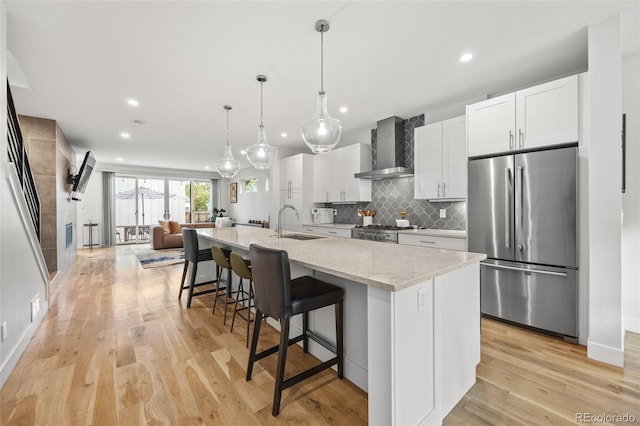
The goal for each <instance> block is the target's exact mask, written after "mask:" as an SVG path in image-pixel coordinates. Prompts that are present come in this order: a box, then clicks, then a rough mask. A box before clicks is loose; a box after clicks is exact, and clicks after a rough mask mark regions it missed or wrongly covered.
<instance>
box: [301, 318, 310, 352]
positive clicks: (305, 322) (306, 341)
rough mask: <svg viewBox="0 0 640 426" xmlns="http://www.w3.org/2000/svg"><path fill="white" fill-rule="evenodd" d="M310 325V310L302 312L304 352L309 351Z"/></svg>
mask: <svg viewBox="0 0 640 426" xmlns="http://www.w3.org/2000/svg"><path fill="white" fill-rule="evenodd" d="M308 327H309V312H303V313H302V351H303V352H304V353H307V352H309V337H307V330H308Z"/></svg>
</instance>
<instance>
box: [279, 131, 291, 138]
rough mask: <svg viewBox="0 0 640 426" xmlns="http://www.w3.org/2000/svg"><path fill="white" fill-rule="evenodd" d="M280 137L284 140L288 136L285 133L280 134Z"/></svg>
mask: <svg viewBox="0 0 640 426" xmlns="http://www.w3.org/2000/svg"><path fill="white" fill-rule="evenodd" d="M280 136H282V137H283V138H286V137H287V136H289V135H288V134H286V133H285V132H282V133H280Z"/></svg>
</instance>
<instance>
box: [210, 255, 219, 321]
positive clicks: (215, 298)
mask: <svg viewBox="0 0 640 426" xmlns="http://www.w3.org/2000/svg"><path fill="white" fill-rule="evenodd" d="M219 292H220V267H219V266H218V265H216V295H215V296H214V297H213V309H212V311H211V315H215V314H216V303H217V302H218V293H219Z"/></svg>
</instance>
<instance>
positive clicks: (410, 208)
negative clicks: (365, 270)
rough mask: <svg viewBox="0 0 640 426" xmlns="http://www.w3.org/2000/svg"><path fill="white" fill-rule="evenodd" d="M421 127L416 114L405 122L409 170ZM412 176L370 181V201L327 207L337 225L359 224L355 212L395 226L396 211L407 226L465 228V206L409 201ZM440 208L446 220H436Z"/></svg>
mask: <svg viewBox="0 0 640 426" xmlns="http://www.w3.org/2000/svg"><path fill="white" fill-rule="evenodd" d="M423 125H424V115H418V116H415V117H411V118H409V119H407V120H405V123H404V133H405V164H406V166H407V167H409V168H413V165H414V161H413V154H414V150H413V130H414V129H415V128H416V127H420V126H423ZM376 136H377V135H376V131H375V129H373V130H372V131H371V156H372V161H371V162H372V166H373V167H375V164H376V153H377V150H376V148H377V140H376ZM413 180H414V178H413V177H404V178H392V179H382V180H374V181H373V182H372V185H371V202H370V203H357V204H327V207H332V208H335V209H337V210H338V214H337V216H336V218H335V219H336V222H337V223H356V224H362V218H360V217H358V209H365V210H374V209H375V210H376V211H377V214H376V216H375V218H374V221H373V222H374V223H376V224H381V225H395V220H396V219H400V213H399V212H400V211H401V210H404V211H406V212H407V216H406V219H408V220H409V222H410V223H411V225H418V226H423V227H425V228H436V229H454V230H464V229H466V217H467V209H466V203H465V202H462V201H455V202H437V203H430V202H429V201H427V200H414V199H413ZM440 209H445V210H446V217H445V218H444V219H441V218H440Z"/></svg>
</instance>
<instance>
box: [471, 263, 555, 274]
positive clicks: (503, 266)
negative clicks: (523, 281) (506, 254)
mask: <svg viewBox="0 0 640 426" xmlns="http://www.w3.org/2000/svg"><path fill="white" fill-rule="evenodd" d="M482 265H483V266H488V267H490V268H496V269H508V270H510V271H521V272H531V273H534V274H542V275H554V276H557V277H566V276H567V273H566V272H553V271H541V270H539V269H525V268H516V267H515V266H505V265H494V264H491V263H482Z"/></svg>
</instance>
